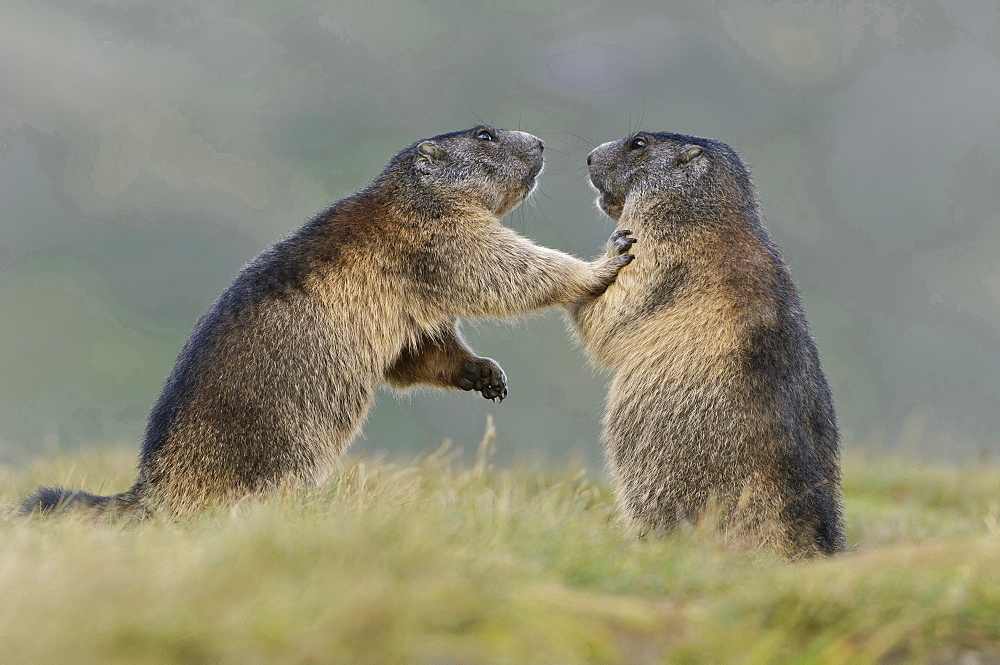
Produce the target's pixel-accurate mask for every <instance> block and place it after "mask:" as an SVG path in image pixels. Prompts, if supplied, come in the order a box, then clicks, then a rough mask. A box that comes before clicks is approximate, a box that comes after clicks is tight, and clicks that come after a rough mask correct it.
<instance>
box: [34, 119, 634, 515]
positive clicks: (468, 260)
mask: <svg viewBox="0 0 1000 665" xmlns="http://www.w3.org/2000/svg"><path fill="white" fill-rule="evenodd" d="M542 149H543V146H542V142H541V141H540V140H539V139H538V138H536V137H534V136H532V135H530V134H526V133H524V132H517V131H509V130H501V129H494V128H492V127H477V128H474V129H472V130H467V131H462V132H454V133H451V134H442V135H440V136H435V137H433V138H431V139H427V140H424V141H420V142H417V143H414V144H413V145H410V146H408V147H407V148H405V149H403V150H402V151H400V152H399V153H398V154H397V155H396V156H395V157H393V158H392V160H391V161H390V162H389V164H388V166H386V168H385V169H384V170H383V171H382V173H381V174H380V175H378V176H377V177H376V178H375V180H374V181H373V182H372V183H371V184H370V185H369V186H367V187H366V188H364V189H363V190H361V191H360V192H358V193H356V194H353V195H351V196H348V197H347V198H345V199H343V200H341V201H338V202H336V203H334V204H333V205H332V206H331V207H329V208H328V209H326V210H324V211H323V212H321V213H320V214H318V215H317V216H316V217H314V218H313V219H312V220H310V221H308V222H306V223H305V224H304V225H303V226H302V227H301V228H299V229H298V230H297V231H295V232H294V233H292V234H291V235H289V236H288V237H286V238H285V239H283V240H281V241H280V242H278V243H277V244H275V245H274V246H273V247H271V248H269V249H267V250H266V251H264V252H263V253H261V254H260V255H259V256H258V257H257V258H255V259H254V260H253V261H251V262H250V263H249V264H247V265H246V266H245V267H244V268H243V270H242V271H241V272H240V273H239V275H237V277H236V279H235V280H234V281H233V283H232V284H230V285H229V287H228V288H227V289H226V290H225V291H224V292H223V293H222V295H221V296H219V298H218V300H217V301H216V302H215V304H213V305H212V306H211V307H210V308H209V310H208V312H206V313H205V314H204V316H202V318H201V319H200V320H199V321H198V323H197V325H196V326H195V329H194V331H193V332H192V333H191V336H190V338H189V339H188V341H187V343H186V344H185V345H184V347H183V349H182V350H181V352H180V355H179V356H178V358H177V362H176V364H175V366H174V369H173V371H172V372H171V374H170V376H169V378H168V379H167V381H166V384H165V385H164V388H163V392H162V394H161V395H160V397H159V399H158V400H157V402H156V404H155V405H154V407H153V409H152V412H151V413H150V416H149V421H148V425H147V428H146V434H145V438H144V440H143V442H142V447H141V450H140V453H139V464H138V467H139V473H138V478H137V480H136V482H135V485H134V486H133V487H132V488H131V489H129V490H127V491H125V492H123V493H121V494H117V495H113V496H110V497H97V496H94V495H92V494H88V493H86V492H79V491H69V490H64V489H62V488H42V489H40V490H38V491H37V492H35V493H34V494H32V495H31V496H29V497H28V498H27V499H26V500H25V501H24V503H23V505H22V509H21V510H22V512H24V513H28V512H33V511H36V510H42V511H48V510H53V509H56V508H58V509H62V510H72V511H74V512H75V511H81V512H89V513H110V514H120V513H124V512H127V513H130V514H131V513H134V514H139V515H144V514H149V513H166V514H174V515H177V514H184V513H188V512H191V511H193V510H196V509H198V508H200V507H201V506H203V505H205V504H207V503H227V502H231V501H234V500H237V499H239V498H241V497H245V496H255V495H260V494H262V493H266V492H267V491H269V490H273V488H275V487H277V486H279V485H284V484H286V483H292V484H299V483H315V482H318V481H321V480H323V479H324V478H326V477H327V475H328V474H329V473H331V471H332V470H333V469H334V468H335V465H336V463H337V460H338V458H339V457H340V455H341V453H343V452H344V450H345V448H347V446H348V444H349V443H350V442H351V440H352V439H353V438H354V436H355V434H356V433H357V432H358V429H359V428H360V426H361V424H362V421H363V420H364V418H365V414H366V413H367V411H368V409H369V407H370V406H371V403H372V399H373V397H374V395H375V391H376V387H377V386H378V385H379V383H380V382H386V383H388V384H389V385H390V386H393V387H395V388H406V387H408V386H411V385H414V384H417V383H423V384H429V385H432V386H438V387H443V388H461V389H464V390H476V391H478V392H480V393H481V394H482V395H483V396H484V397H487V398H495V399H502V398H503V397H504V396H505V395H506V394H507V387H506V378H505V376H504V373H503V371H502V370H501V368H500V366H499V365H497V364H496V363H495V362H494V361H493V360H491V359H489V358H483V357H479V356H477V355H476V354H475V352H473V351H472V349H470V348H469V347H468V345H467V344H466V343H465V342H464V341H463V339H462V336H461V335H460V334H459V330H458V325H457V323H458V319H457V317H460V316H470V317H475V316H480V317H482V316H487V317H512V316H515V315H518V314H521V313H523V312H527V311H529V310H534V309H538V308H542V307H547V306H551V305H560V304H567V303H571V302H573V301H575V300H578V299H582V298H587V297H592V296H594V295H596V294H599V293H601V292H603V291H604V290H605V289H606V288H607V287H608V286H609V285H610V284H611V283H612V282H613V281H614V280H615V277H616V276H617V274H618V271H619V270H620V269H621V267H622V266H624V265H626V264H627V263H628V262H629V261H630V260H631V258H632V257H631V255H627V254H625V253H624V252H613V251H612V252H609V253H608V254H606V255H605V256H603V257H601V258H599V259H597V260H595V261H593V262H590V263H587V262H583V261H580V260H578V259H575V258H573V257H571V256H569V255H567V254H564V253H562V252H558V251H556V250H552V249H547V248H544V247H539V246H537V245H535V244H533V243H531V242H530V241H529V240H527V239H525V238H523V237H521V236H519V235H518V234H516V233H515V232H513V231H512V230H511V229H509V228H507V227H505V226H503V225H501V224H500V222H499V218H500V217H502V216H503V215H504V214H506V213H508V212H509V211H510V210H512V209H513V208H514V207H515V206H517V204H518V203H520V202H521V201H522V200H523V199H524V198H525V196H527V195H528V194H529V193H530V192H531V190H532V188H533V187H534V186H535V180H536V177H537V176H538V174H539V172H540V171H541V169H542Z"/></svg>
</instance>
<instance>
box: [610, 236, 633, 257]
mask: <svg viewBox="0 0 1000 665" xmlns="http://www.w3.org/2000/svg"><path fill="white" fill-rule="evenodd" d="M631 235H632V232H631V231H629V230H627V229H618V230H617V231H615V232H614V233H612V234H611V237H610V238H608V253H609V254H611V255H626V254H625V253H626V252H628V251H629V250H630V249H632V245H634V244H635V243H636V239H635V238H631V237H629V236H631ZM627 256H632V255H631V254H628V255H627ZM632 258H635V257H634V256H632ZM631 260H632V259H629V261H631Z"/></svg>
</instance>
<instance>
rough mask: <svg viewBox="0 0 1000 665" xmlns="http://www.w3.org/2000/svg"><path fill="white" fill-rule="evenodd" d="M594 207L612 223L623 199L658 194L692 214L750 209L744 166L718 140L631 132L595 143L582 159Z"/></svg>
mask: <svg viewBox="0 0 1000 665" xmlns="http://www.w3.org/2000/svg"><path fill="white" fill-rule="evenodd" d="M587 165H588V166H589V167H590V182H591V183H592V184H593V186H594V188H595V189H597V191H598V193H599V194H600V196H599V197H598V199H597V204H598V205H599V206H600V207H601V209H602V210H603V211H604V212H605V213H607V214H608V216H610V217H611V218H612V219H615V220H617V219H618V218H619V217H620V216H621V214H622V210H623V209H624V207H625V204H626V200H627V199H631V200H636V199H637V198H638V197H642V196H646V195H650V194H659V195H661V198H663V199H666V200H667V201H669V203H670V205H671V207H687V208H688V209H692V210H702V211H704V210H706V209H716V208H718V207H722V206H725V207H730V206H734V205H735V206H737V207H738V208H742V206H743V205H745V204H749V205H755V204H754V195H753V188H752V185H751V184H750V176H749V174H748V173H747V169H746V166H744V164H743V161H742V160H741V159H740V157H739V155H737V154H736V151H734V150H733V149H732V148H730V147H729V146H728V145H726V144H725V143H722V142H721V141H716V140H714V139H704V138H699V137H697V136H685V135H683V134H665V133H658V132H636V133H635V134H633V135H632V136H629V137H627V138H624V139H621V140H618V141H609V142H608V143H604V144H602V145H599V146H598V147H597V148H595V149H594V151H593V152H591V153H590V155H588V156H587Z"/></svg>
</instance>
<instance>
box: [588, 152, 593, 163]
mask: <svg viewBox="0 0 1000 665" xmlns="http://www.w3.org/2000/svg"><path fill="white" fill-rule="evenodd" d="M593 157H594V153H590V154H589V155H587V166H590V160H591V159H592V158H593Z"/></svg>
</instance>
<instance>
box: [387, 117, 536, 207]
mask: <svg viewBox="0 0 1000 665" xmlns="http://www.w3.org/2000/svg"><path fill="white" fill-rule="evenodd" d="M542 148H543V146H542V141H541V139H539V138H538V137H537V136H532V135H531V134H527V133H525V132H518V131H513V130H509V129H495V128H493V127H486V126H480V127H475V128H473V129H467V130H465V131H461V132H452V133H450V134H441V135H439V136H435V137H433V138H429V139H426V140H424V141H420V142H418V143H414V144H413V145H411V146H409V147H408V148H405V149H404V150H402V151H401V152H400V153H399V154H398V155H396V157H394V158H393V161H392V163H391V164H390V167H391V166H392V165H397V166H401V167H403V168H404V169H406V170H407V171H409V172H410V173H411V175H412V178H413V179H415V180H416V181H417V183H418V186H419V187H420V189H422V190H424V191H429V192H431V193H433V194H437V195H440V196H443V197H444V198H447V199H454V198H456V197H458V198H460V199H461V200H462V201H469V200H470V199H471V200H473V201H476V202H478V203H481V204H482V205H483V206H484V207H486V208H487V209H489V210H490V211H492V212H493V213H494V214H495V215H496V216H497V217H502V216H503V215H505V214H507V213H508V212H510V211H511V210H513V209H514V208H515V207H516V206H517V204H518V203H520V202H521V201H523V200H524V198H525V197H526V196H528V194H530V193H531V190H532V189H533V188H534V187H535V179H536V178H537V177H538V174H539V173H540V172H541V170H542ZM411 182H412V179H411Z"/></svg>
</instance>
